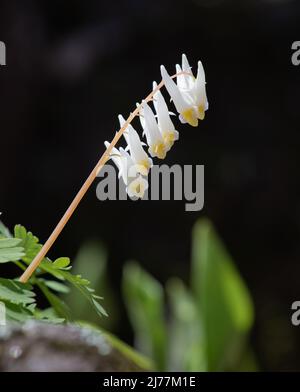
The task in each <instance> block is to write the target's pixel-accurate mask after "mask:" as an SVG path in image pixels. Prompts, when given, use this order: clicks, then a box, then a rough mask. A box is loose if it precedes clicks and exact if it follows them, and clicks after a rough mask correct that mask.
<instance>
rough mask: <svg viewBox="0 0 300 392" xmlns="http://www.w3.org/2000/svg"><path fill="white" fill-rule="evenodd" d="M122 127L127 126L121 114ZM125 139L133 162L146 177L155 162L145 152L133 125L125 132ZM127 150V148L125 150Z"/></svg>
mask: <svg viewBox="0 0 300 392" xmlns="http://www.w3.org/2000/svg"><path fill="white" fill-rule="evenodd" d="M118 118H119V122H120V126H121V127H122V126H123V125H124V124H125V119H124V117H123V116H122V115H121V114H120V115H119V116H118ZM123 135H124V137H125V140H126V142H127V146H128V150H129V151H130V156H131V158H132V160H133V162H134V163H135V164H136V165H137V169H138V171H139V172H140V173H141V174H142V175H143V176H146V175H147V174H148V172H149V170H150V169H151V167H152V166H153V161H152V159H151V158H149V156H148V154H147V153H146V152H145V150H144V148H143V145H142V142H141V139H140V137H139V134H138V133H137V131H136V130H135V129H134V128H133V126H132V125H131V124H129V125H128V127H127V128H126V130H125V132H124V134H123ZM125 150H127V148H126V149H125Z"/></svg>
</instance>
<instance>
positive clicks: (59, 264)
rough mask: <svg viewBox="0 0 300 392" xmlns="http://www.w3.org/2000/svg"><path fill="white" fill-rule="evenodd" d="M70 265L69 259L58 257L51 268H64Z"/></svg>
mask: <svg viewBox="0 0 300 392" xmlns="http://www.w3.org/2000/svg"><path fill="white" fill-rule="evenodd" d="M69 264H70V259H69V258H68V257H60V258H59V259H56V260H55V261H54V262H53V264H52V265H53V267H55V268H59V269H60V268H66V267H67V266H68V265H69Z"/></svg>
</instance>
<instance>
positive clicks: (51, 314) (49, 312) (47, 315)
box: [34, 308, 65, 324]
mask: <svg viewBox="0 0 300 392" xmlns="http://www.w3.org/2000/svg"><path fill="white" fill-rule="evenodd" d="M34 317H35V318H36V319H37V320H42V321H48V322H51V323H53V324H61V323H64V322H65V319H64V318H58V317H57V314H56V313H55V310H54V309H53V308H47V309H44V310H40V309H37V310H36V311H35V312H34Z"/></svg>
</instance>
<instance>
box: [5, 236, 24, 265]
mask: <svg viewBox="0 0 300 392" xmlns="http://www.w3.org/2000/svg"><path fill="white" fill-rule="evenodd" d="M20 243H21V240H19V239H15V238H0V263H7V262H10V261H17V260H20V259H21V257H23V256H24V249H23V248H22V247H21V246H17V245H20Z"/></svg>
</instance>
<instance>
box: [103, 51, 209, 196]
mask: <svg viewBox="0 0 300 392" xmlns="http://www.w3.org/2000/svg"><path fill="white" fill-rule="evenodd" d="M176 70H177V73H176V75H174V76H172V77H171V76H170V75H169V74H168V72H167V70H166V69H165V67H164V66H163V65H162V66H161V75H162V82H161V83H160V84H159V85H157V84H156V82H153V91H152V93H151V94H150V95H149V96H148V97H147V98H146V100H144V101H142V104H141V105H137V106H138V107H137V109H136V110H135V112H134V114H133V115H131V117H130V119H129V120H127V122H126V121H125V119H124V118H123V117H122V116H121V115H119V122H120V126H121V130H120V131H119V132H121V134H123V135H124V138H125V141H126V143H127V146H126V147H125V148H122V147H121V148H119V149H116V148H115V147H113V148H112V149H111V151H110V158H111V159H112V160H113V162H114V163H115V164H116V166H117V167H118V169H119V178H120V177H122V179H123V181H124V183H125V185H126V190H127V193H128V195H129V196H130V197H138V198H142V197H143V196H144V193H145V191H146V190H147V188H148V181H147V175H148V173H149V170H150V169H151V167H152V166H153V162H152V159H151V158H150V157H149V156H148V154H147V153H146V151H145V150H144V147H143V146H144V145H145V143H143V142H142V141H141V139H140V136H139V134H138V132H137V131H136V130H135V129H134V128H133V126H132V125H131V124H130V123H131V120H132V119H133V117H134V116H136V115H137V114H139V117H140V123H141V126H142V128H143V136H145V137H146V142H147V145H148V152H149V154H150V156H151V157H157V158H159V159H164V158H165V157H166V154H167V152H168V151H169V150H170V149H171V147H172V146H173V145H174V142H175V141H176V140H178V138H179V133H178V131H177V130H176V129H175V126H174V124H173V121H172V120H171V117H170V112H169V109H168V106H167V103H166V101H165V99H164V97H163V95H162V93H161V92H160V89H161V87H162V86H163V85H165V87H166V89H167V91H168V93H169V95H170V97H171V100H172V101H173V103H174V105H175V108H176V110H177V112H178V113H179V118H180V120H181V122H183V123H189V124H190V125H192V126H194V127H195V126H197V125H198V121H199V120H203V119H204V113H205V111H206V110H207V109H208V102H207V97H206V88H205V84H206V82H205V74H204V69H203V66H202V63H201V61H199V62H198V70H197V76H196V77H194V75H193V73H192V71H191V67H190V65H189V62H188V60H187V58H186V56H185V55H184V54H183V55H182V64H181V66H180V65H176ZM174 77H176V82H177V83H175V82H174V80H173V79H174ZM150 101H153V107H154V110H155V113H154V112H153V109H151V107H150V106H149V104H148V103H149V102H150ZM109 145H110V143H108V142H105V146H106V147H108V146H109ZM113 145H114V144H113Z"/></svg>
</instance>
